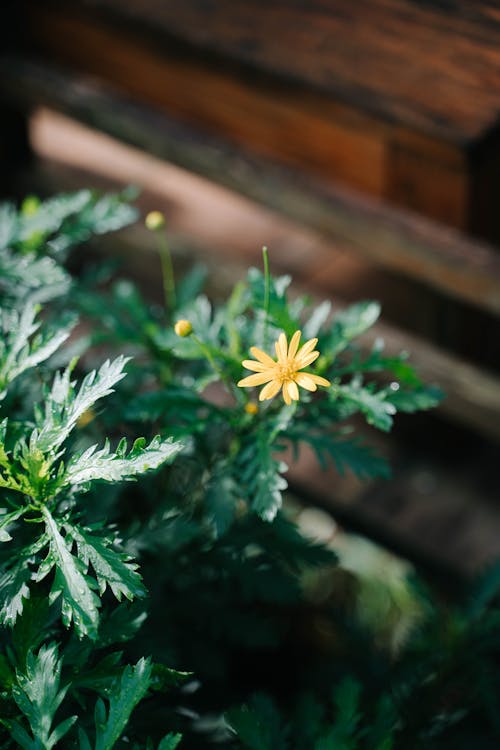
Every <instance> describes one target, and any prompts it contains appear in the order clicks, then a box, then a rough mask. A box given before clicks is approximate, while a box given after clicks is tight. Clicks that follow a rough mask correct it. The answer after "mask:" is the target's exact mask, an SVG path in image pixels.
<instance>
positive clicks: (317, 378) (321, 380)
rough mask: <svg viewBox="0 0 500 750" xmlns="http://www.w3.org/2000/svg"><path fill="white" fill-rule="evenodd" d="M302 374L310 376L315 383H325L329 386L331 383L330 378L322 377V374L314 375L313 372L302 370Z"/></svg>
mask: <svg viewBox="0 0 500 750" xmlns="http://www.w3.org/2000/svg"><path fill="white" fill-rule="evenodd" d="M300 375H307V377H308V378H310V379H311V380H312V381H313V382H314V383H317V384H318V385H325V386H327V387H328V386H329V385H331V383H330V381H329V380H327V379H326V378H322V377H321V375H313V373H312V372H301V373H300ZM299 385H300V384H299Z"/></svg>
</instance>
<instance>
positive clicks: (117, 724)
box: [95, 659, 152, 750]
mask: <svg viewBox="0 0 500 750" xmlns="http://www.w3.org/2000/svg"><path fill="white" fill-rule="evenodd" d="M151 670H152V667H151V663H150V661H149V660H148V659H140V660H139V661H138V662H137V664H136V665H135V666H133V667H132V666H127V667H125V669H124V670H123V672H122V674H121V677H120V678H119V679H117V680H116V681H115V683H114V684H113V687H112V688H111V691H110V693H109V695H108V701H109V709H108V711H107V713H106V709H105V705H104V702H103V701H102V700H98V701H97V703H96V710H95V724H96V741H95V750H112V748H113V747H114V745H115V743H116V742H117V741H118V740H119V739H120V737H121V735H122V733H123V731H124V730H125V728H126V726H127V723H128V720H129V718H130V715H131V713H132V711H133V710H134V708H135V707H136V705H137V704H138V703H139V702H140V701H141V700H142V699H143V698H144V696H145V695H146V693H147V691H148V689H149V686H150V684H151Z"/></svg>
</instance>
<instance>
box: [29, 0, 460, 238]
mask: <svg viewBox="0 0 500 750" xmlns="http://www.w3.org/2000/svg"><path fill="white" fill-rule="evenodd" d="M75 7H76V10H75V9H74V7H73V6H72V7H71V8H70V9H67V8H66V9H65V11H64V13H58V12H57V11H56V10H55V9H54V6H53V3H50V2H48V3H47V4H45V5H44V6H43V7H39V6H36V7H33V8H31V10H30V14H29V15H28V16H27V26H28V27H30V28H31V32H32V38H33V41H34V42H35V44H36V45H37V47H38V49H39V50H41V51H42V54H43V55H44V56H46V57H49V58H53V59H56V60H59V61H61V62H63V63H64V64H67V65H72V66H73V67H74V68H76V69H77V70H79V71H82V72H88V73H92V74H94V75H97V76H99V77H101V78H102V79H104V80H108V81H110V82H112V83H113V84H115V85H117V86H120V87H121V88H122V89H124V90H125V91H127V92H128V93H131V94H133V95H134V96H135V97H137V98H139V99H142V101H147V102H149V103H153V104H155V106H159V107H161V108H163V109H164V110H165V111H167V112H168V113H170V114H172V115H174V116H176V117H179V118H180V119H183V120H184V121H185V122H188V123H191V124H195V125H200V124H201V125H203V126H204V127H206V128H207V129H208V130H209V131H211V132H212V133H216V134H220V135H222V136H224V137H227V138H228V139H230V140H231V141H232V142H233V143H239V144H241V145H243V146H245V147H249V148H251V149H253V150H254V151H255V152H256V153H258V154H261V155H265V156H268V157H270V158H273V159H275V160H278V161H281V162H283V163H286V164H291V165H294V166H298V167H301V168H302V169H303V170H304V171H306V172H310V173H312V174H317V175H320V176H322V177H327V178H330V179H335V180H338V181H339V182H341V183H344V184H346V185H348V186H350V187H353V188H355V189H358V190H361V191H362V192H366V193H369V194H371V195H375V196H377V197H384V198H388V199H389V200H390V201H391V202H393V203H394V204H395V205H401V206H403V207H407V208H412V209H414V210H417V211H419V212H422V213H424V214H425V215H428V216H430V217H431V218H436V219H438V220H441V221H444V222H446V223H449V224H451V225H453V226H457V227H459V228H465V227H466V226H468V222H469V216H468V208H469V206H468V204H467V203H466V202H465V205H464V195H467V179H468V174H467V166H468V160H467V158H466V156H465V155H464V153H463V152H462V151H461V150H460V148H459V147H458V146H457V145H456V144H454V143H452V142H449V143H448V142H446V141H444V140H439V139H437V138H435V137H430V136H428V135H426V134H425V133H423V132H420V131H418V130H416V129H412V128H411V127H409V126H405V125H402V124H394V123H388V122H385V121H384V120H382V119H377V118H376V117H374V116H373V115H372V114H370V113H369V112H367V111H366V108H365V109H363V107H358V108H357V109H356V108H355V107H350V106H348V105H346V104H345V102H342V101H341V100H340V99H336V98H335V97H334V96H333V95H330V94H327V92H325V91H319V90H318V89H317V87H313V86H309V85H308V84H307V82H305V81H302V82H298V81H294V82H291V79H290V78H285V77H280V76H272V75H270V74H267V75H263V71H262V70H256V69H247V68H242V65H241V60H239V61H238V62H235V61H234V60H230V61H229V63H228V60H225V61H223V60H221V58H220V56H218V57H217V56H216V57H213V56H210V55H205V53H202V54H201V56H200V50H197V52H196V51H193V48H192V47H189V46H188V47H185V46H182V45H180V46H179V43H177V42H174V41H172V40H171V37H169V36H168V35H167V36H162V35H160V34H159V33H158V29H156V33H155V34H152V35H150V34H147V33H145V31H144V23H143V24H142V26H141V25H138V28H134V29H131V28H130V22H129V23H128V24H127V23H124V21H123V16H120V19H121V22H120V23H118V20H117V21H116V22H112V21H111V20H110V17H109V15H108V14H105V15H104V19H103V15H102V9H100V11H101V12H99V13H96V12H95V13H94V15H92V13H90V14H89V12H88V11H87V12H85V13H84V12H82V10H81V8H79V7H78V3H77V4H76V6H75ZM86 7H87V6H86ZM116 18H117V19H118V16H116ZM162 34H163V30H162ZM89 50H90V51H91V52H90V53H89ZM297 54H298V55H299V56H301V55H302V50H301V49H300V50H297ZM402 153H404V154H407V155H408V159H407V160H406V164H407V165H408V164H415V165H416V166H417V167H420V168H416V169H414V170H412V169H406V171H405V172H404V175H403V177H402V175H401V158H398V157H400V156H401V154H402ZM426 162H427V163H431V173H432V174H431V176H432V184H433V186H434V190H433V191H429V186H428V184H427V183H428V174H427V173H426V172H425V171H422V169H421V165H422V164H424V163H426Z"/></svg>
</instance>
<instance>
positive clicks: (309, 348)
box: [297, 339, 318, 359]
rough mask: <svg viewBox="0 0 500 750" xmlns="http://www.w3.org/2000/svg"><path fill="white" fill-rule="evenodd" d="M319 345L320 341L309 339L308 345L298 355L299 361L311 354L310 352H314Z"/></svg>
mask: <svg viewBox="0 0 500 750" xmlns="http://www.w3.org/2000/svg"><path fill="white" fill-rule="evenodd" d="M317 343H318V339H309V341H306V343H305V344H304V345H303V346H301V347H300V350H299V352H298V354H297V359H300V358H301V357H305V355H306V354H309V352H312V350H313V349H314V347H315V346H316V344H317Z"/></svg>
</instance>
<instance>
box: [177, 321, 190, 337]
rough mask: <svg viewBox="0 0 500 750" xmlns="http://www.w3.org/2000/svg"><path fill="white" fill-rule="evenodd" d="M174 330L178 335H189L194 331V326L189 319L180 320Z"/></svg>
mask: <svg viewBox="0 0 500 750" xmlns="http://www.w3.org/2000/svg"><path fill="white" fill-rule="evenodd" d="M174 331H175V332H176V334H177V335H178V336H182V337H183V338H184V337H185V336H189V334H190V333H192V331H193V326H192V325H191V322H190V321H189V320H178V321H177V323H176V324H175V326H174Z"/></svg>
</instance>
